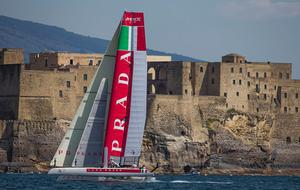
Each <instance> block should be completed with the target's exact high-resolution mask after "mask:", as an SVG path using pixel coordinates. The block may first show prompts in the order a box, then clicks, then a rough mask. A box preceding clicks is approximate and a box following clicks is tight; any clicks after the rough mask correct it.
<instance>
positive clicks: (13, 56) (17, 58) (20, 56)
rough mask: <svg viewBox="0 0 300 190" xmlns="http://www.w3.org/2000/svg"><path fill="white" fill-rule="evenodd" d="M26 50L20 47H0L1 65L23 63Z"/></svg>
mask: <svg viewBox="0 0 300 190" xmlns="http://www.w3.org/2000/svg"><path fill="white" fill-rule="evenodd" d="M23 63H24V52H23V49H20V48H0V65H6V64H23Z"/></svg>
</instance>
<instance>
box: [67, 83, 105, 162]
mask: <svg viewBox="0 0 300 190" xmlns="http://www.w3.org/2000/svg"><path fill="white" fill-rule="evenodd" d="M106 103H107V83H106V79H105V78H104V79H102V81H101V83H100V86H99V89H98V92H97V95H96V98H95V100H94V104H93V106H92V110H91V113H90V115H89V118H88V121H87V123H86V125H85V128H84V131H83V134H82V136H81V140H80V143H79V146H78V148H77V151H76V154H75V158H74V160H73V163H72V166H75V167H96V166H100V165H101V164H102V163H101V160H102V154H103V149H102V147H103V139H104V135H105V134H104V131H105V125H104V123H105V111H106ZM101 139H102V140H101Z"/></svg>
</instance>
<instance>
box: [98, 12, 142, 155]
mask: <svg viewBox="0 0 300 190" xmlns="http://www.w3.org/2000/svg"><path fill="white" fill-rule="evenodd" d="M120 30H121V31H120V36H119V42H118V50H117V57H116V62H115V70H114V77H113V87H112V92H111V99H110V105H109V113H108V119H107V129H106V137H105V143H104V147H105V149H106V150H107V159H108V160H110V158H111V156H114V157H123V156H124V153H125V147H126V138H127V132H128V127H129V119H130V113H131V112H130V109H131V108H130V107H131V92H132V84H133V71H134V67H135V61H134V60H135V59H134V56H135V52H136V51H140V50H141V51H144V52H145V49H146V43H145V32H144V15H143V13H139V12H125V13H124V15H123V18H122V24H121V29H120ZM145 55H146V54H145ZM143 58H144V57H143Z"/></svg>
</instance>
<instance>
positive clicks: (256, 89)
mask: <svg viewBox="0 0 300 190" xmlns="http://www.w3.org/2000/svg"><path fill="white" fill-rule="evenodd" d="M255 91H256V92H257V93H259V85H258V84H256V86H255Z"/></svg>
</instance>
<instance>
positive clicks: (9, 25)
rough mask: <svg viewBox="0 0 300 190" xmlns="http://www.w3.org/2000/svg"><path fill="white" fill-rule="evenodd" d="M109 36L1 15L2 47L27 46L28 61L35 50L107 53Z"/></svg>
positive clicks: (191, 59) (177, 58) (189, 59)
mask: <svg viewBox="0 0 300 190" xmlns="http://www.w3.org/2000/svg"><path fill="white" fill-rule="evenodd" d="M107 45H108V40H104V39H101V38H93V37H88V36H83V35H79V34H75V33H73V32H69V31H66V30H65V29H63V28H59V27H55V26H49V25H44V24H39V23H34V22H31V21H23V20H19V19H14V18H10V17H6V16H0V48H1V47H8V48H9V47H11V48H15V47H16V48H24V52H25V61H28V54H29V53H31V52H40V51H45V50H51V51H70V52H80V53H95V52H100V53H103V52H104V51H105V49H106V46H107ZM147 51H148V54H152V55H170V56H172V60H177V61H180V60H186V61H201V60H198V59H194V58H191V57H187V56H183V55H178V54H174V53H165V52H160V51H156V50H151V49H148V50H147Z"/></svg>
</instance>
